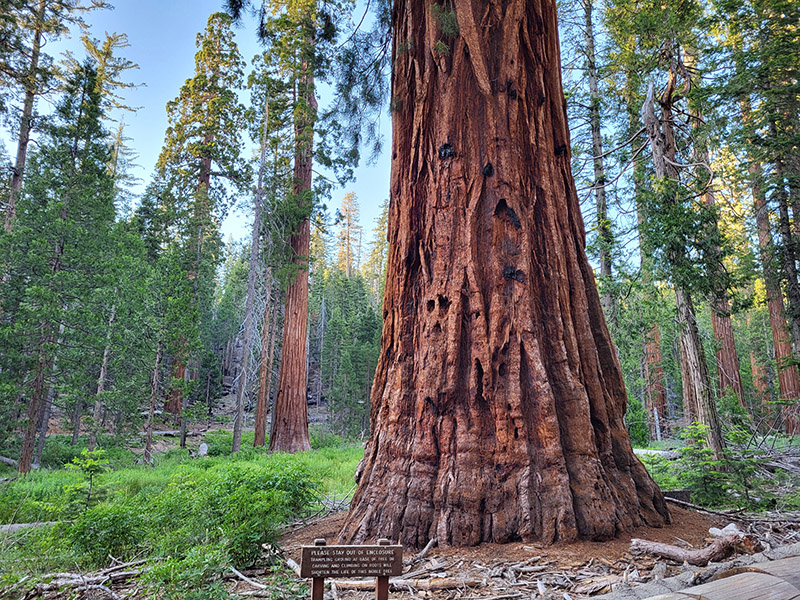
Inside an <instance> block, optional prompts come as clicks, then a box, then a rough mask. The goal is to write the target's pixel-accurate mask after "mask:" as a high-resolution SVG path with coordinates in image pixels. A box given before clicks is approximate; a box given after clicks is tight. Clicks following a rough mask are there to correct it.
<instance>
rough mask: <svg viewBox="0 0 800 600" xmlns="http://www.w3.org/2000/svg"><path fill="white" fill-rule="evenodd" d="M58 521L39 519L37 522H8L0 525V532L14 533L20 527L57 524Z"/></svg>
mask: <svg viewBox="0 0 800 600" xmlns="http://www.w3.org/2000/svg"><path fill="white" fill-rule="evenodd" d="M57 524H58V521H40V522H37V523H10V524H8V525H0V533H15V532H17V531H21V530H22V529H34V528H36V527H47V526H48V525H57Z"/></svg>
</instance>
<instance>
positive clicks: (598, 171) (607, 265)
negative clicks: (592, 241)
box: [582, 0, 616, 322]
mask: <svg viewBox="0 0 800 600" xmlns="http://www.w3.org/2000/svg"><path fill="white" fill-rule="evenodd" d="M582 4H583V10H584V17H585V27H584V39H585V42H586V72H587V75H588V76H589V77H588V78H589V125H590V127H591V130H592V155H593V160H592V162H593V165H594V185H593V187H594V197H595V206H596V208H597V235H598V237H599V238H600V239H599V243H598V250H599V254H600V276H601V277H602V278H603V283H604V284H605V285H604V286H603V287H604V289H603V294H602V295H601V296H600V303H601V304H602V305H603V313H604V314H605V315H606V318H608V319H611V320H612V322H613V321H614V320H615V319H616V308H615V303H614V297H613V295H612V294H611V292H610V291H609V283H610V280H611V249H612V247H613V245H614V237H613V234H612V232H611V221H610V220H609V219H608V203H607V202H606V170H605V161H604V159H603V132H602V128H601V122H600V90H599V88H598V85H597V59H596V57H595V50H594V24H593V22H592V13H593V11H594V0H582Z"/></svg>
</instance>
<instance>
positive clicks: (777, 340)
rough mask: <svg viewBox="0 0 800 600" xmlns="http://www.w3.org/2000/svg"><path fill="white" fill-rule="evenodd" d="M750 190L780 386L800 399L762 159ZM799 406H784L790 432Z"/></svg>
mask: <svg viewBox="0 0 800 600" xmlns="http://www.w3.org/2000/svg"><path fill="white" fill-rule="evenodd" d="M739 106H740V108H741V112H742V120H743V121H745V122H747V121H749V119H750V101H749V99H747V98H745V99H743V100H742V101H741V102H740V103H739ZM748 170H749V172H750V190H751V192H752V195H753V205H754V209H755V214H756V229H757V231H758V248H759V256H760V257H761V269H762V271H763V275H764V287H765V288H766V292H767V308H768V311H769V323H770V328H771V329H772V344H773V347H774V349H775V361H776V363H777V367H778V389H779V391H780V395H781V398H785V399H789V400H795V401H797V400H798V399H800V374H799V373H798V369H797V365H796V364H795V354H794V351H793V349H792V338H793V337H794V336H793V335H792V334H791V333H790V331H789V327H788V324H787V320H786V310H785V307H784V304H783V293H782V292H781V289H780V283H779V277H778V273H777V272H776V269H775V264H774V262H773V261H774V260H775V257H776V253H775V246H774V244H773V242H772V228H771V226H770V223H769V212H768V207H767V199H766V195H765V188H764V174H763V171H762V168H761V163H759V162H758V161H755V160H751V161H750V166H749V169H748ZM796 413H797V408H796V407H795V406H785V407H784V408H783V421H784V430H785V431H786V433H788V434H790V435H797V434H798V433H800V421H798V418H797V414H796Z"/></svg>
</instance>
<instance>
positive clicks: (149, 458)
mask: <svg viewBox="0 0 800 600" xmlns="http://www.w3.org/2000/svg"><path fill="white" fill-rule="evenodd" d="M163 349H164V345H163V343H162V342H161V340H159V342H158V346H157V347H156V363H155V365H153V379H152V382H151V384H150V409H149V410H148V412H147V423H146V424H145V430H146V431H147V434H146V438H145V444H144V462H146V463H152V462H153V419H154V418H155V414H156V401H157V400H158V380H159V374H160V371H161V353H162V352H163Z"/></svg>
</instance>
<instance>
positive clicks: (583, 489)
mask: <svg viewBox="0 0 800 600" xmlns="http://www.w3.org/2000/svg"><path fill="white" fill-rule="evenodd" d="M452 10H454V11H455V16H456V17H457V22H458V33H456V32H455V31H454V29H455V28H454V27H453V26H452V17H453V15H452V12H451V11H452ZM394 15H395V29H394V53H395V61H394V66H395V72H394V74H393V82H392V88H393V90H392V94H393V98H394V104H395V107H396V110H395V112H394V123H393V154H392V158H393V163H392V177H391V207H390V213H389V244H390V250H389V262H388V272H387V277H386V294H385V297H384V317H385V320H384V328H383V337H382V343H381V344H382V352H381V357H380V361H379V363H378V368H377V372H376V375H375V382H374V385H373V388H372V414H371V419H372V437H371V438H370V441H369V443H368V445H367V448H366V454H365V457H364V460H363V462H362V464H361V466H360V468H359V472H358V473H359V477H360V484H359V488H358V491H357V492H356V495H355V497H354V499H353V503H352V508H351V511H350V514H349V516H348V519H347V522H346V524H345V527H344V529H343V531H342V533H341V536H340V537H341V539H342V540H343V541H354V542H360V541H363V540H365V539H369V538H375V537H380V536H386V537H391V538H392V539H395V540H399V541H400V542H401V543H403V544H405V545H407V546H421V545H424V544H425V543H426V542H427V541H428V540H429V539H430V538H433V537H435V538H437V539H438V541H439V543H440V544H453V545H471V544H477V543H479V542H482V541H491V542H507V541H511V540H518V539H522V540H542V541H545V542H554V541H558V540H573V539H576V538H587V539H606V538H610V537H612V536H614V535H615V534H617V533H618V532H619V531H621V530H625V529H630V528H631V527H634V526H637V525H641V524H643V523H647V524H650V525H661V524H663V523H665V522H666V521H667V520H668V519H669V515H668V512H667V509H666V506H665V504H664V500H663V498H662V495H661V492H660V491H659V490H658V488H657V487H656V485H655V484H654V483H653V481H652V480H651V479H650V477H649V476H648V474H647V472H646V471H645V469H644V467H643V466H642V464H641V463H640V462H639V461H638V460H637V459H636V457H635V456H634V455H633V451H632V449H631V445H630V442H629V439H628V435H627V433H626V431H625V427H624V423H623V415H624V412H625V401H626V397H625V388H624V384H623V381H622V375H621V372H620V366H619V362H618V360H617V356H616V352H615V350H614V348H613V346H612V344H611V339H610V337H609V334H608V330H607V328H606V325H605V321H604V318H603V313H602V310H601V305H600V299H599V297H598V293H597V288H596V286H595V281H594V276H593V273H592V269H591V267H590V266H589V264H588V262H587V259H586V256H585V251H584V243H585V232H584V226H583V221H582V218H581V213H580V209H579V206H578V199H577V196H576V193H575V187H574V182H573V179H572V175H571V173H570V166H569V133H568V129H567V124H566V116H565V103H564V97H563V94H562V89H561V79H560V72H559V61H560V57H559V50H558V37H557V24H556V10H555V3H554V2H552V1H550V0H501V1H499V2H496V3H492V4H487V3H484V2H481V1H479V0H455V1H454V2H453V3H452V4H451V3H449V2H448V3H446V4H445V5H444V6H440V7H439V9H438V10H431V8H430V5H429V3H426V2H422V1H421V0H396V2H395V13H394ZM443 29H444V30H445V31H443ZM448 32H450V33H451V34H452V37H448V36H447V33H448ZM445 49H446V50H445Z"/></svg>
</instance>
